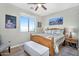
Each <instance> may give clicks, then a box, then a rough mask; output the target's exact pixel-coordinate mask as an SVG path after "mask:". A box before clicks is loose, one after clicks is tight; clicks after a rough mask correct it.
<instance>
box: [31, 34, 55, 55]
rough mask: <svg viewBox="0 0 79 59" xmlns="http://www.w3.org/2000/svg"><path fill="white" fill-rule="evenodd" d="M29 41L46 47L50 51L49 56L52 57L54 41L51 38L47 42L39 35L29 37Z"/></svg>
mask: <svg viewBox="0 0 79 59" xmlns="http://www.w3.org/2000/svg"><path fill="white" fill-rule="evenodd" d="M31 40H32V41H34V42H37V43H39V44H42V45H44V46H46V47H48V48H49V51H50V55H51V56H53V55H54V41H53V40H52V38H51V40H49V39H47V38H44V37H42V36H40V35H31Z"/></svg>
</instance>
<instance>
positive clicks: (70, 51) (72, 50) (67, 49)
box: [61, 46, 78, 56]
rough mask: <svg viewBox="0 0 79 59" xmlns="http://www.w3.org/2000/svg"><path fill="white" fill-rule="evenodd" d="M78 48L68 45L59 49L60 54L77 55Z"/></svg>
mask: <svg viewBox="0 0 79 59" xmlns="http://www.w3.org/2000/svg"><path fill="white" fill-rule="evenodd" d="M77 52H78V50H77V49H75V48H72V47H70V46H65V47H63V48H62V50H61V55H62V56H77V55H78V54H77Z"/></svg>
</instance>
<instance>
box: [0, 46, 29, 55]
mask: <svg viewBox="0 0 79 59" xmlns="http://www.w3.org/2000/svg"><path fill="white" fill-rule="evenodd" d="M1 55H2V56H28V54H26V53H25V52H24V49H23V46H20V47H16V48H12V49H11V52H10V53H9V52H8V50H7V51H3V52H2V54H1Z"/></svg>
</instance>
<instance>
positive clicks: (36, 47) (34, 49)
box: [24, 41, 49, 56]
mask: <svg viewBox="0 0 79 59" xmlns="http://www.w3.org/2000/svg"><path fill="white" fill-rule="evenodd" d="M24 50H25V51H26V52H27V53H29V54H30V55H31V56H49V48H48V47H45V46H43V45H40V44H38V43H36V42H33V41H29V42H26V43H25V44H24Z"/></svg>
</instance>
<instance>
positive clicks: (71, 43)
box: [65, 37, 78, 48]
mask: <svg viewBox="0 0 79 59" xmlns="http://www.w3.org/2000/svg"><path fill="white" fill-rule="evenodd" d="M77 42H78V40H77V39H76V38H74V37H72V38H70V37H66V38H65V45H69V46H71V47H74V48H77Z"/></svg>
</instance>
